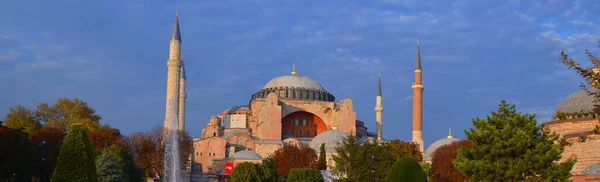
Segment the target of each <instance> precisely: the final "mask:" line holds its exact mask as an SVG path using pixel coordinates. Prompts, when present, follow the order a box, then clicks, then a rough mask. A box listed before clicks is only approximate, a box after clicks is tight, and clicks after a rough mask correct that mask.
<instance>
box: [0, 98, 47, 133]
mask: <svg viewBox="0 0 600 182" xmlns="http://www.w3.org/2000/svg"><path fill="white" fill-rule="evenodd" d="M4 122H5V125H6V127H7V128H12V129H19V130H20V129H22V130H23V131H24V132H26V133H32V132H34V131H36V130H38V129H40V128H42V124H40V122H39V121H37V120H36V118H35V114H34V113H33V112H32V111H31V110H30V109H28V108H25V107H24V106H22V105H17V106H15V107H11V108H10V111H9V112H8V114H6V119H4Z"/></svg>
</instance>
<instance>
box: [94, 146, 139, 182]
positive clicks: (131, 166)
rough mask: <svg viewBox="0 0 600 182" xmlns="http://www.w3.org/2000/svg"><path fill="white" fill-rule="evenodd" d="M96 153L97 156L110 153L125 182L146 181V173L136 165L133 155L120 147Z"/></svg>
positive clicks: (108, 148) (104, 149)
mask: <svg viewBox="0 0 600 182" xmlns="http://www.w3.org/2000/svg"><path fill="white" fill-rule="evenodd" d="M95 153H96V154H97V156H100V155H102V154H103V153H110V154H111V155H112V156H113V157H114V158H115V160H116V162H117V164H118V165H119V172H120V173H121V174H122V176H123V178H124V180H125V181H129V182H141V181H143V180H144V171H143V170H142V169H141V168H139V167H138V166H137V165H136V164H135V161H134V159H133V156H132V155H131V153H130V152H129V151H127V150H124V149H123V148H121V147H120V146H117V145H115V144H113V145H111V146H110V147H107V148H102V149H99V150H97V151H96V152H95ZM96 158H98V157H96Z"/></svg>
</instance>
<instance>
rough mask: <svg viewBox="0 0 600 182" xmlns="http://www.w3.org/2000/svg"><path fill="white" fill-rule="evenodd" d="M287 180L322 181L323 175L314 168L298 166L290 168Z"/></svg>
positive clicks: (301, 181)
mask: <svg viewBox="0 0 600 182" xmlns="http://www.w3.org/2000/svg"><path fill="white" fill-rule="evenodd" d="M286 181H287V182H322V181H323V175H321V172H319V171H318V170H316V169H313V168H296V169H292V170H290V175H289V176H288V178H287V180H286Z"/></svg>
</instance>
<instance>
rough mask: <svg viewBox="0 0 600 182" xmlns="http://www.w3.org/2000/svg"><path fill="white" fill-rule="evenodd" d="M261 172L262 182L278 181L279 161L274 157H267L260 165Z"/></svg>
mask: <svg viewBox="0 0 600 182" xmlns="http://www.w3.org/2000/svg"><path fill="white" fill-rule="evenodd" d="M258 166H259V170H258V172H259V173H260V175H259V176H260V180H261V181H262V182H276V181H277V180H278V179H279V176H278V175H277V163H276V162H275V160H274V159H273V157H267V158H265V159H264V160H263V163H262V164H260V165H258Z"/></svg>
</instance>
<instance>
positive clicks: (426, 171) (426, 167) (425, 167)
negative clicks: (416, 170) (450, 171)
mask: <svg viewBox="0 0 600 182" xmlns="http://www.w3.org/2000/svg"><path fill="white" fill-rule="evenodd" d="M419 164H420V165H421V169H423V173H424V174H425V176H426V177H427V181H431V174H432V172H431V164H429V163H428V162H419Z"/></svg>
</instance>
